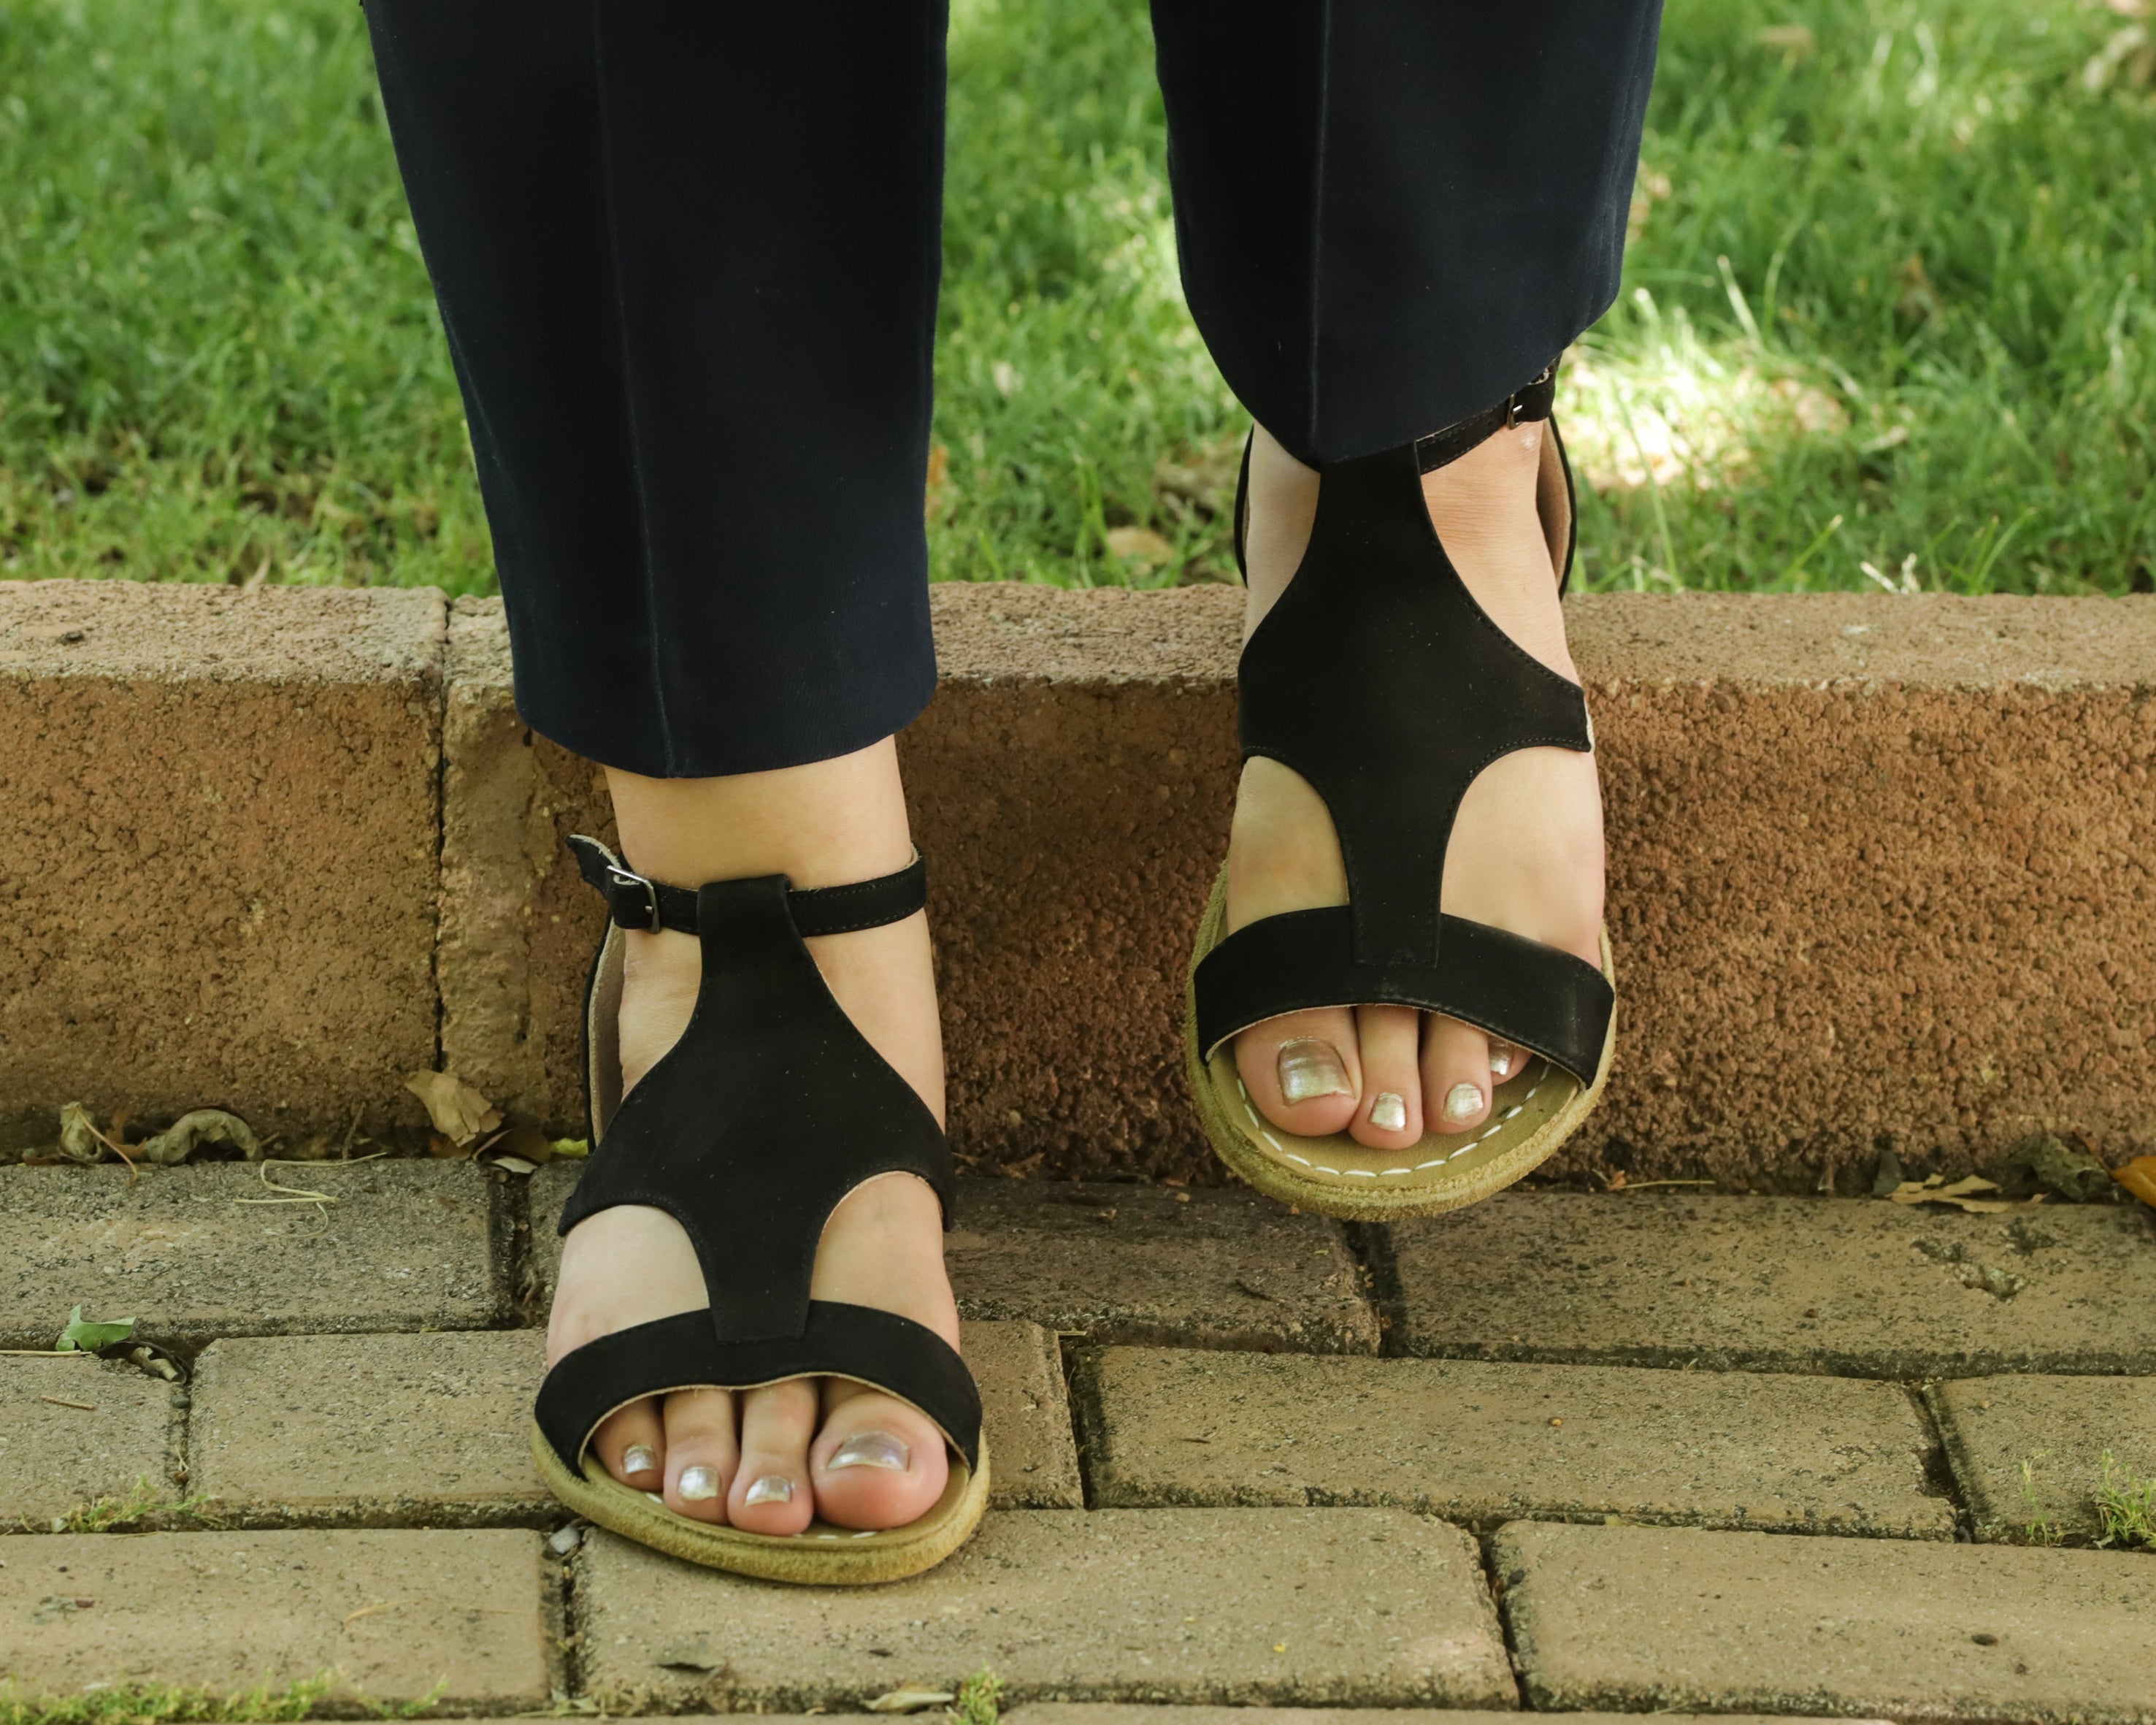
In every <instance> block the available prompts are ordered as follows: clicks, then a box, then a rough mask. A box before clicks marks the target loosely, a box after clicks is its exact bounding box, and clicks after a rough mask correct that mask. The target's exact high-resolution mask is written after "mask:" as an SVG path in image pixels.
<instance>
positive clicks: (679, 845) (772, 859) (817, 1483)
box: [547, 742, 958, 1534]
mask: <svg viewBox="0 0 2156 1725" xmlns="http://www.w3.org/2000/svg"><path fill="white" fill-rule="evenodd" d="M609 779H610V780H611V783H612V785H613V792H614V806H615V811H616V813H617V816H619V821H620V825H621V829H622V835H623V842H624V847H625V848H626V850H627V852H628V855H629V858H630V859H631V866H632V867H634V868H637V869H639V871H641V872H643V873H646V874H648V875H649V876H650V877H651V878H654V879H656V880H664V881H668V882H670V883H675V884H682V885H697V884H701V883H703V882H704V881H706V880H718V879H726V878H737V877H739V876H743V875H754V874H771V873H784V874H787V875H789V876H790V877H792V878H793V883H794V885H796V886H797V887H817V886H836V885H840V884H843V883H846V882H850V881H855V880H865V879H869V878H872V877H874V876H876V875H880V874H884V873H889V872H890V871H891V870H892V869H895V868H902V867H903V866H904V865H905V863H906V860H907V858H908V857H909V856H910V854H911V847H910V845H909V843H908V842H907V840H906V820H905V805H904V802H903V801H902V799H901V796H900V795H899V792H898V768H897V758H896V753H895V752H894V751H893V750H892V749H891V744H889V743H888V742H885V743H883V744H878V745H876V747H875V748H874V749H866V750H863V751H862V752H861V753H860V754H857V755H849V756H845V757H842V758H841V759H840V760H837V761H823V762H818V763H815V764H814V765H811V766H807V767H797V768H788V769H786V770H783V771H780V772H773V773H759V774H752V775H744V776H742V778H738V779H720V780H712V779H706V780H648V779H638V778H636V777H635V776H634V775H629V774H621V773H612V774H609ZM700 787H701V788H700ZM628 940H629V946H628V950H627V954H626V964H625V966H624V976H623V991H622V1005H621V1017H620V1021H619V1022H620V1028H621V1048H622V1068H623V1070H622V1076H623V1080H624V1094H626V1092H627V1090H628V1089H630V1088H633V1087H634V1085H635V1084H636V1083H637V1081H638V1080H639V1079H641V1078H642V1077H643V1076H644V1074H645V1073H646V1072H648V1071H649V1069H650V1068H651V1067H652V1066H653V1065H654V1063H656V1062H657V1060H658V1059H659V1058H660V1056H661V1055H662V1054H664V1053H665V1052H666V1050H667V1049H669V1048H671V1047H672V1046H673V1045H674V1043H675V1041H676V1040H677V1039H678V1038H680V1034H681V1032H682V1031H683V1030H684V1029H685V1028H686V1027H687V1025H688V1022H689V1015H690V1009H691V1008H692V1007H694V1005H695V1003H696V991H697V988H698V986H699V981H700V976H701V952H700V950H699V948H698V945H697V943H696V940H695V939H694V938H693V937H691V936H690V935H679V934H672V933H666V934H659V935H648V934H631V935H629V936H628ZM808 949H809V951H810V953H811V954H812V955H814V958H815V960H816V963H817V966H818V968H819V970H821V971H822V972H823V974H824V981H825V982H826V983H827V984H829V987H830V990H831V992H832V994H833V996H834V997H835V998H836V999H837V1001H838V1002H839V1006H840V1007H842V1008H844V1011H845V1012H846V1014H847V1016H848V1017H850V1018H851V1019H852V1020H853V1022H854V1023H855V1027H857V1028H858V1029H859V1030H860V1032H861V1034H862V1035H863V1036H865V1038H867V1039H868V1041H869V1043H870V1046H872V1047H873V1048H875V1050H876V1052H877V1053H880V1054H881V1055H882V1056H883V1058H885V1060H887V1061H888V1062H890V1063H891V1066H892V1067H893V1068H895V1069H896V1071H897V1072H898V1073H899V1074H900V1075H901V1076H902V1077H903V1078H905V1079H906V1080H907V1082H909V1083H910V1084H912V1086H913V1087H914V1089H915V1090H916V1092H918V1093H919V1094H920V1095H921V1099H923V1100H924V1101H926V1102H927V1104H928V1106H929V1108H930V1110H932V1112H933V1113H934V1114H935V1115H936V1117H937V1120H939V1121H940V1120H942V1115H943V1057H942V1043H941V1040H940V1033H939V1031H938V1028H937V1017H936V995H935V983H934V980H933V977H932V973H931V971H930V965H929V946H928V928H927V916H926V915H925V914H916V915H915V916H911V917H909V918H907V919H906V920H905V921H904V922H901V923H894V924H890V925H888V926H886V927H884V928H878V929H861V930H859V931H857V932H855V933H853V934H847V935H827V936H823V937H819V938H818V939H815V940H810V941H809V942H808ZM810 1293H811V1294H812V1295H813V1296H814V1298H816V1299H819V1300H843V1301H845V1302H847V1303H849V1304H853V1305H871V1306H877V1307H880V1308H881V1309H882V1310H885V1311H895V1312H898V1313H901V1314H902V1315H903V1316H906V1317H910V1318H911V1319H913V1320H915V1321H916V1322H919V1323H921V1324H925V1325H927V1326H928V1327H929V1328H930V1329H932V1330H933V1331H935V1332H936V1333H937V1335H939V1336H942V1338H943V1339H944V1340H945V1341H947V1342H949V1343H950V1344H951V1346H952V1347H954V1348H955V1347H957V1345H958V1314H957V1307H956V1306H955V1305H953V1304H952V1298H951V1288H950V1284H949V1282H948V1281H947V1280H946V1278H945V1276H944V1273H943V1223H942V1213H941V1210H940V1208H939V1207H938V1205H937V1201H936V1196H935V1194H934V1193H933V1192H932V1191H930V1189H929V1188H928V1187H927V1186H926V1185H925V1184H924V1183H923V1182H921V1181H919V1180H917V1179H916V1178H914V1177H912V1176H911V1175H910V1174H886V1175H884V1176H881V1177H879V1178H877V1179H875V1180H871V1181H870V1182H867V1183H866V1184H865V1185H863V1186H861V1187H857V1188H856V1189H855V1191H854V1192H851V1193H850V1194H849V1195H848V1197H846V1198H845V1200H844V1202H842V1203H840V1204H839V1207H838V1208H837V1209H835V1210H834V1211H833V1212H832V1214H831V1218H830V1220H829V1223H827V1224H826V1225H825V1227H824V1236H823V1239H822V1242H821V1243H820V1244H819V1248H818V1251H817V1256H816V1266H815V1271H814V1276H813V1278H812V1280H811V1282H810ZM707 1303H708V1301H707V1298H706V1292H705V1287H704V1278H703V1272H702V1269H701V1267H700V1265H699V1264H698V1263H697V1261H696V1253H695V1251H694V1249H692V1248H691V1247H690V1244H689V1239H688V1236H687V1235H686V1234H685V1233H683V1232H682V1230H681V1228H680V1224H679V1223H676V1222H675V1220H674V1218H672V1217H670V1216H669V1215H667V1214H666V1213H665V1212H664V1211H662V1210H657V1209H652V1208H645V1207H643V1206H634V1205H623V1206H618V1207H616V1208H613V1209H608V1210H602V1211H600V1212H598V1213H597V1214H596V1215H593V1216H591V1217H588V1218H586V1219H585V1220H584V1221H583V1222H582V1223H578V1224H577V1227H576V1228H573V1229H572V1231H571V1232H570V1233H569V1236H568V1238H567V1240H565V1241H564V1242H563V1243H562V1272H561V1276H560V1280H559V1283H558V1285H557V1291H556V1293H555V1296H554V1308H553V1311H552V1316H550V1318H549V1320H548V1322H547V1363H548V1365H549V1366H551V1365H552V1363H553V1362H555V1361H556V1360H557V1359H559V1358H560V1357H562V1355H563V1354H566V1353H567V1352H570V1351H571V1350H572V1349H573V1348H576V1347H581V1346H582V1345H583V1343H585V1342H587V1341H591V1340H593V1339H594V1338H595V1337H598V1336H604V1335H608V1334H610V1333H611V1332H612V1331H616V1330H620V1329H624V1328H626V1327H628V1326H629V1325H632V1324H639V1323H644V1322H646V1321H649V1320H651V1319H654V1318H660V1317H665V1316H670V1315H671V1314H673V1313H675V1312H681V1311H693V1310H702V1309H703V1307H704V1306H705V1305H706V1304H707ZM593 1449H594V1450H595V1452H596V1453H597V1455H598V1457H599V1460H600V1462H601V1464H602V1465H603V1466H604V1467H605V1468H606V1470H607V1471H608V1472H609V1473H611V1474H612V1475H613V1476H614V1477H615V1478H616V1479H617V1480H621V1481H622V1482H623V1483H624V1485H628V1486H636V1487H638V1488H639V1489H640V1490H643V1491H654V1492H658V1493H660V1495H661V1496H663V1497H664V1499H665V1503H666V1506H667V1507H668V1508H670V1509H672V1510H675V1511H678V1512H679V1513H680V1514H682V1515H685V1516H693V1517H694V1518H696V1520H699V1521H704V1522H726V1523H730V1524H731V1525H732V1526H734V1527H740V1528H742V1529H744V1530H746V1531H748V1532H756V1533H773V1534H792V1533H798V1532H801V1531H802V1530H803V1528H805V1527H808V1524H809V1522H811V1521H812V1520H816V1519H821V1520H823V1521H825V1522H832V1523H834V1524H835V1525H837V1526H839V1527H854V1528H879V1527H903V1526H905V1525H906V1523H907V1522H912V1521H916V1520H917V1519H919V1517H920V1516H922V1515H923V1514H925V1513H926V1512H927V1511H928V1510H929V1509H930V1508H932V1506H934V1504H935V1503H936V1501H937V1498H939V1497H940V1496H942V1492H943V1487H944V1484H945V1481H946V1480H947V1477H948V1461H947V1455H946V1450H945V1444H944V1440H943V1437H942V1433H940V1432H939V1431H938V1430H937V1429H936V1427H935V1425H934V1424H933V1423H932V1422H931V1421H930V1420H929V1419H928V1418H927V1416H926V1415H925V1414H923V1413H921V1412H920V1411H919V1410H918V1409H916V1408H913V1407H912V1406H911V1404H909V1403H905V1402H902V1401H900V1400H899V1399H897V1398H896V1397H893V1396H890V1395H886V1394H885V1393H882V1392H880V1391H877V1390H871V1389H869V1388H865V1387H864V1386H862V1385H860V1384H857V1383H850V1382H847V1381H844V1380H841V1379H837V1378H824V1379H819V1380H801V1381H796V1382H793V1383H780V1384H774V1385H771V1386H769V1387H767V1388H762V1389H755V1390H750V1391H747V1392H746V1393H742V1394H739V1395H735V1394H733V1393H729V1392H727V1391H724V1390H689V1391H683V1392H680V1393H676V1394H674V1395H670V1396H666V1397H664V1398H658V1397H654V1398H646V1399H645V1400H644V1401H641V1402H637V1403H632V1404H631V1405H630V1406H629V1407H627V1408H623V1409H622V1410H621V1411H619V1413H614V1414H613V1415H612V1416H610V1417H609V1418H608V1419H607V1420H606V1421H605V1422H604V1424H602V1425H601V1426H600V1427H599V1429H598V1432H597V1434H595V1435H594V1437H593Z"/></svg>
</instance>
